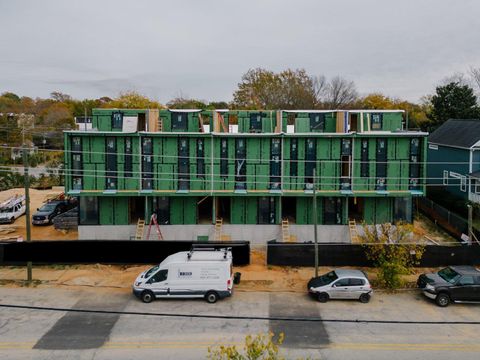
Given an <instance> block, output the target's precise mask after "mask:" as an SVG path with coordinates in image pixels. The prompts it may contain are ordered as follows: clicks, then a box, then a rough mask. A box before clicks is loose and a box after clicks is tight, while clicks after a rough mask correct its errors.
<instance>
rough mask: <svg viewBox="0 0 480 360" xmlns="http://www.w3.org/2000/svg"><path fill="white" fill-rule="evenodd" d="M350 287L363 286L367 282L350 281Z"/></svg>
mask: <svg viewBox="0 0 480 360" xmlns="http://www.w3.org/2000/svg"><path fill="white" fill-rule="evenodd" d="M349 280H350V282H349V284H350V286H363V285H365V280H363V279H349Z"/></svg>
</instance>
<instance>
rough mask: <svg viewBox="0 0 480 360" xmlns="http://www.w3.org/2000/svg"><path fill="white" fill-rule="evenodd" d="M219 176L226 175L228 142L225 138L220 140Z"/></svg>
mask: <svg viewBox="0 0 480 360" xmlns="http://www.w3.org/2000/svg"><path fill="white" fill-rule="evenodd" d="M220 176H221V177H228V142H227V139H221V140H220Z"/></svg>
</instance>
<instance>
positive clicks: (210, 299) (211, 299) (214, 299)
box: [205, 291, 218, 304]
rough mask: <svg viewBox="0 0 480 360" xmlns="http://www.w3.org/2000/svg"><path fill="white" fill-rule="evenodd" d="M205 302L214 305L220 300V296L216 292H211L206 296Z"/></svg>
mask: <svg viewBox="0 0 480 360" xmlns="http://www.w3.org/2000/svg"><path fill="white" fill-rule="evenodd" d="M205 300H207V302H208V303H209V304H214V303H216V302H217V300H218V294H217V293H216V292H215V291H209V292H207V293H206V294H205Z"/></svg>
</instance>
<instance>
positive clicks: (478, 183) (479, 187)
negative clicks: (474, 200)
mask: <svg viewBox="0 0 480 360" xmlns="http://www.w3.org/2000/svg"><path fill="white" fill-rule="evenodd" d="M474 181H475V188H474V189H475V190H474V191H475V194H480V180H479V179H476V180H474Z"/></svg>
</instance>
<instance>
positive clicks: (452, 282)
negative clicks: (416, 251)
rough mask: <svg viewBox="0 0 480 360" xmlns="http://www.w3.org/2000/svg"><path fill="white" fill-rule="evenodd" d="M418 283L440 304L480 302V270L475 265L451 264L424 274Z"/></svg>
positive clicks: (443, 305) (424, 291) (427, 295)
mask: <svg viewBox="0 0 480 360" xmlns="http://www.w3.org/2000/svg"><path fill="white" fill-rule="evenodd" d="M417 285H418V287H419V288H420V289H421V290H422V291H423V294H424V295H425V296H426V297H428V298H429V299H432V300H435V302H436V303H437V305H438V306H442V307H445V306H448V305H449V304H450V303H451V302H480V270H478V269H477V268H476V267H474V266H449V267H446V268H445V269H442V270H440V271H439V272H437V273H432V274H422V275H420V277H419V278H418V280H417Z"/></svg>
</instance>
